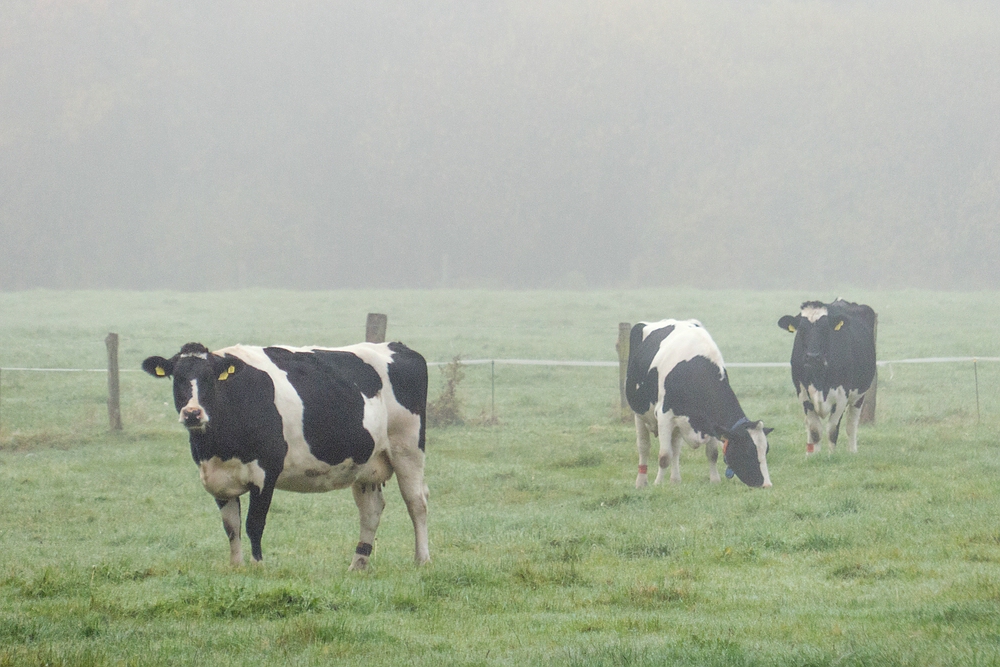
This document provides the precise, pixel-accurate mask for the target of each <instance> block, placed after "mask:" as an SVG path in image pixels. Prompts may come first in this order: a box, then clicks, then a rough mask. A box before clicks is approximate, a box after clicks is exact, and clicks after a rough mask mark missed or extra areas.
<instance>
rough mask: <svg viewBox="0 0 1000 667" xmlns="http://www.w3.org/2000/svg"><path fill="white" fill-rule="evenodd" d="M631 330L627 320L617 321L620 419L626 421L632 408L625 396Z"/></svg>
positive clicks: (616, 347)
mask: <svg viewBox="0 0 1000 667" xmlns="http://www.w3.org/2000/svg"><path fill="white" fill-rule="evenodd" d="M631 331H632V325H631V324H629V323H628V322H619V323H618V342H617V343H615V349H616V350H618V394H619V398H620V399H621V419H622V421H623V422H627V421H628V420H629V418H630V417H631V416H632V409H631V408H630V407H629V405H628V399H627V398H625V376H626V375H627V374H628V347H629V334H630V333H631Z"/></svg>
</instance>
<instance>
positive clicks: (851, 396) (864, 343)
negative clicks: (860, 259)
mask: <svg viewBox="0 0 1000 667" xmlns="http://www.w3.org/2000/svg"><path fill="white" fill-rule="evenodd" d="M778 326H779V327H781V328H782V329H784V330H785V331H790V332H792V333H794V334H795V342H794V343H793V344H792V359H791V362H792V384H794V385H795V392H796V393H797V394H798V397H799V401H801V403H802V409H803V411H804V412H805V422H806V438H807V440H806V454H812V453H813V452H814V451H816V446H817V445H819V441H820V433H821V430H822V426H823V424H822V420H824V419H825V420H827V428H826V435H827V441H828V442H829V448H830V451H831V452H832V451H833V449H834V447H836V445H837V438H838V436H839V434H840V423H841V420H842V419H843V418H844V417H845V416H846V418H847V424H846V425H847V448H848V450H849V451H851V452H857V451H858V422H859V421H860V419H861V406H862V405H864V401H865V394H866V393H867V392H868V390H869V389H871V386H872V382H873V381H874V380H875V311H874V310H872V309H871V308H869V307H868V306H865V305H862V304H857V303H851V302H850V301H843V300H841V299H837V300H836V301H834V302H833V303H822V302H821V301H806V302H805V303H803V304H802V306H801V308H800V311H799V314H798V315H785V316H784V317H782V318H781V319H780V320H778Z"/></svg>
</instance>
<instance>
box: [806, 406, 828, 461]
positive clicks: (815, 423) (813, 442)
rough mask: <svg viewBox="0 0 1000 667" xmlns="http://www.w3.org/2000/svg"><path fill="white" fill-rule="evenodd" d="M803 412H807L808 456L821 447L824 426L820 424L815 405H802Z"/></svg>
mask: <svg viewBox="0 0 1000 667" xmlns="http://www.w3.org/2000/svg"><path fill="white" fill-rule="evenodd" d="M802 410H803V411H804V412H805V420H806V455H807V456H808V455H809V454H812V453H813V452H815V451H816V447H817V446H818V445H819V439H820V433H821V432H822V430H821V429H822V427H823V424H822V423H821V422H820V419H819V415H818V414H816V410H815V409H814V408H813V404H812V403H810V402H808V401H806V402H804V403H803V404H802Z"/></svg>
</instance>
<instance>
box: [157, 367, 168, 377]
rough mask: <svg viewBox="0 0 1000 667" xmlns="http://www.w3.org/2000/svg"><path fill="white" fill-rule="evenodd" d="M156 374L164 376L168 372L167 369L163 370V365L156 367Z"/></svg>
mask: <svg viewBox="0 0 1000 667" xmlns="http://www.w3.org/2000/svg"><path fill="white" fill-rule="evenodd" d="M156 374H157V375H159V376H160V377H163V376H164V375H166V374H167V372H166V371H165V370H163V366H157V367H156Z"/></svg>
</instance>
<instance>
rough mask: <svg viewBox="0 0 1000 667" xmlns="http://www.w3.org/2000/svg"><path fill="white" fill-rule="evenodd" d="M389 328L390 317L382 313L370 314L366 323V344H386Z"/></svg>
mask: <svg viewBox="0 0 1000 667" xmlns="http://www.w3.org/2000/svg"><path fill="white" fill-rule="evenodd" d="M388 326H389V316H388V315H383V314H382V313H368V319H367V320H366V321H365V342H367V343H384V342H385V330H386V328H387V327H388Z"/></svg>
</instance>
